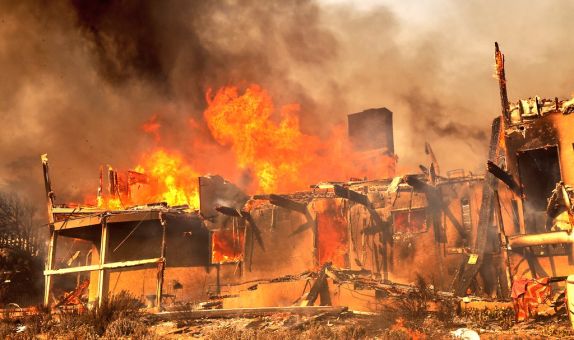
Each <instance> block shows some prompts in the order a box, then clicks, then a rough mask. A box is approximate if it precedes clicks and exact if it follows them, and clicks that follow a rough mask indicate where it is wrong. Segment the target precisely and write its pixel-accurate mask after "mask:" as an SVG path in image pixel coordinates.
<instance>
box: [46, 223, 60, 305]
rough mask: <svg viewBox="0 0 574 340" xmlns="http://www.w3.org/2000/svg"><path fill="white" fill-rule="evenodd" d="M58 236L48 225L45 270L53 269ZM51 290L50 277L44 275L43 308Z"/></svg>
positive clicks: (48, 300) (52, 227)
mask: <svg viewBox="0 0 574 340" xmlns="http://www.w3.org/2000/svg"><path fill="white" fill-rule="evenodd" d="M57 240H58V234H57V233H56V231H55V230H54V226H52V225H50V243H49V245H48V258H47V262H46V269H47V270H52V269H54V259H55V258H56V245H57ZM51 288H52V276H51V275H50V274H46V275H44V306H46V307H48V306H49V304H50V289H51Z"/></svg>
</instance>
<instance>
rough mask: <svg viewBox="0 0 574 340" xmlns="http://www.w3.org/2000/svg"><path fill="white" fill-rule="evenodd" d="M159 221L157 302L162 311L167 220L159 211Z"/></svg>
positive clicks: (158, 308)
mask: <svg viewBox="0 0 574 340" xmlns="http://www.w3.org/2000/svg"><path fill="white" fill-rule="evenodd" d="M159 221H160V223H161V253H160V258H161V261H160V262H159V263H158V268H157V269H158V271H157V288H156V297H155V298H156V303H155V305H156V306H157V310H158V311H161V295H162V294H163V275H164V272H165V248H166V245H165V243H166V242H165V241H166V221H165V219H164V217H163V214H162V213H161V212H160V213H159Z"/></svg>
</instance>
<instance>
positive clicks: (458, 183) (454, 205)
mask: <svg viewBox="0 0 574 340" xmlns="http://www.w3.org/2000/svg"><path fill="white" fill-rule="evenodd" d="M495 60H496V65H497V75H498V81H499V85H500V98H501V108H502V109H501V114H500V115H499V116H498V117H497V118H495V119H494V121H493V123H492V133H491V141H490V148H489V153H488V155H487V156H488V159H487V160H488V162H487V163H486V164H485V165H487V167H486V169H487V171H486V173H485V174H484V175H477V174H472V173H469V172H466V171H464V170H453V171H448V172H441V170H440V167H439V164H438V162H437V159H436V158H435V156H434V154H433V152H432V148H431V147H430V145H428V144H427V145H426V146H425V149H426V150H425V151H426V153H427V155H428V156H429V157H428V161H427V162H425V163H426V164H424V165H421V166H420V168H421V172H420V173H413V174H400V175H397V176H395V177H391V178H383V179H372V180H367V179H353V180H351V181H348V182H323V183H317V184H315V185H312V186H311V187H310V188H309V190H307V191H303V192H294V193H290V194H281V195H279V194H268V195H253V196H247V195H246V194H244V193H243V192H242V191H241V190H239V189H238V188H237V187H236V186H234V185H233V184H231V183H229V182H227V181H225V180H224V179H223V178H221V177H219V176H203V177H200V178H199V179H198V181H199V201H200V203H199V208H198V209H193V208H190V207H189V206H168V205H167V204H165V203H153V202H150V204H146V205H135V206H131V207H123V206H122V207H119V208H118V209H103V208H97V207H88V206H71V205H62V204H56V203H55V202H54V197H55V196H54V191H53V190H52V185H51V179H50V176H49V166H48V159H47V156H46V155H44V156H42V164H43V168H44V179H45V185H46V194H47V195H46V197H47V210H48V215H49V225H50V227H49V229H50V241H49V247H48V251H47V261H46V263H47V264H46V268H45V271H44V278H45V291H44V304H45V305H47V306H52V307H55V306H58V308H64V309H66V308H67V309H77V308H92V307H93V306H97V305H98V304H101V303H102V301H103V300H104V299H105V297H106V296H109V295H113V294H118V293H119V292H121V291H128V292H130V293H131V294H132V295H134V296H136V297H138V298H140V300H141V301H142V302H143V303H145V304H146V305H147V307H148V308H150V310H154V311H156V312H158V314H157V315H159V316H164V317H168V318H177V317H182V314H181V310H186V311H187V314H185V317H186V318H193V317H194V316H193V315H195V317H221V316H237V315H244V314H249V313H256V314H257V313H262V314H265V313H273V312H277V311H288V312H292V313H327V312H328V313H331V312H333V313H339V312H341V310H343V309H344V310H347V309H348V310H352V311H355V312H366V313H377V312H381V311H383V310H385V307H386V306H389V305H393V304H394V305H396V304H397V303H399V302H398V301H400V300H401V299H409V296H412V295H409V294H412V293H413V292H414V291H415V285H414V284H413V283H414V282H417V281H418V282H426V284H425V285H426V287H427V288H428V287H430V289H432V291H433V292H435V293H434V294H433V299H434V301H435V302H436V303H438V304H440V303H441V301H443V302H444V301H450V302H452V301H459V302H460V304H459V307H460V308H463V309H464V308H471V307H472V306H475V307H477V306H478V307H477V308H491V307H489V306H503V307H504V308H511V309H513V310H514V315H515V318H516V320H524V319H527V318H530V317H533V316H534V315H537V314H555V313H557V311H559V310H560V309H564V308H565V306H564V302H563V298H564V296H565V295H568V296H569V297H570V300H572V299H574V291H572V289H570V291H569V290H568V288H569V287H570V285H569V282H570V280H567V278H568V276H569V275H570V273H571V272H572V268H573V266H574V253H573V250H572V249H573V247H572V243H573V240H574V236H573V234H572V226H573V223H574V215H573V213H574V212H573V208H572V204H573V203H572V202H573V201H572V200H573V198H574V189H573V187H572V185H574V148H573V145H574V144H573V142H574V126H573V125H574V118H572V115H571V113H572V112H574V100H559V99H558V98H554V99H541V98H538V97H535V98H529V99H524V100H519V101H518V102H516V103H510V102H509V100H508V96H507V84H506V75H505V70H504V56H503V54H502V53H501V52H500V50H499V48H498V45H496V50H495ZM348 123H349V124H348V126H349V137H350V139H351V140H352V141H353V143H354V144H355V145H356V146H357V147H358V148H359V149H360V150H362V152H363V154H364V157H366V158H369V159H372V161H373V162H375V163H376V161H377V157H380V156H381V155H385V156H388V155H392V154H394V141H393V131H392V112H391V111H389V110H388V109H386V108H382V109H372V110H367V111H364V112H360V113H356V114H351V115H349V117H348ZM104 182H107V184H106V185H104ZM145 185H146V179H145V175H143V174H139V173H137V172H133V171H131V172H130V171H128V172H126V173H121V172H117V171H115V170H112V169H109V171H108V173H107V176H104V175H103V174H102V176H101V181H100V190H99V195H100V196H102V197H103V196H105V195H107V196H109V197H112V198H117V199H119V200H120V201H121V200H122V199H123V200H124V201H126V199H127V198H129V197H130V195H133V194H134V191H135V190H141V188H142V187H145ZM105 187H107V190H104V188H105ZM105 192H107V193H105ZM571 281H572V282H574V277H572V280H571ZM573 284H574V283H573ZM418 292H419V293H420V292H421V290H420V289H419V290H418ZM423 307H424V308H426V309H428V308H431V309H432V308H434V307H431V306H430V304H424V306H423ZM496 308H498V307H496ZM439 309H440V308H438V307H436V310H439ZM309 311H311V312H309ZM194 313H195V314H194Z"/></svg>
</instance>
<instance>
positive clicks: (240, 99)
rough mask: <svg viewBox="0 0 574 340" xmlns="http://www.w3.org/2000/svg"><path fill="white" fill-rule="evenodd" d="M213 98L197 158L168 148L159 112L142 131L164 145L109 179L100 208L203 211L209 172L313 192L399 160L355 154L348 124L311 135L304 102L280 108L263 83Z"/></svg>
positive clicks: (374, 173) (195, 147) (196, 125)
mask: <svg viewBox="0 0 574 340" xmlns="http://www.w3.org/2000/svg"><path fill="white" fill-rule="evenodd" d="M206 100H207V108H206V109H205V111H204V112H203V119H204V121H203V122H202V121H200V120H198V119H190V124H189V126H188V127H187V128H188V129H190V130H191V131H190V132H191V133H190V134H191V135H193V136H197V137H195V138H194V139H193V143H192V144H191V145H189V147H190V148H191V150H182V151H190V152H186V153H185V154H186V155H190V156H183V153H180V152H179V151H176V150H174V149H171V148H168V147H165V146H161V145H160V144H161V142H162V141H163V139H162V138H161V134H160V133H161V132H162V131H161V129H162V125H161V124H159V118H158V115H157V114H154V115H153V116H152V117H151V118H150V119H149V120H148V121H147V122H145V123H144V124H143V126H142V129H143V131H145V132H146V133H148V134H149V135H151V136H152V138H153V140H154V141H155V142H156V143H157V144H158V146H157V147H156V148H155V149H153V150H152V151H150V152H147V153H145V154H143V155H141V157H140V158H139V165H137V166H136V167H135V168H134V169H135V171H128V172H127V173H120V172H115V173H111V174H110V173H108V174H107V176H103V175H102V174H101V175H100V190H99V194H98V201H97V206H98V207H100V208H106V209H125V208H127V207H129V206H133V205H139V204H146V203H154V202H167V204H169V205H170V206H176V205H188V206H190V208H192V209H197V208H198V207H199V188H198V176H200V175H201V174H203V173H204V172H211V173H217V174H221V175H222V176H223V177H225V178H228V179H229V180H231V181H235V182H237V181H239V180H242V179H246V180H245V181H243V182H244V183H243V186H244V189H245V191H246V192H247V193H248V194H255V193H273V192H288V191H297V190H306V189H308V188H309V185H311V184H313V183H317V182H321V181H325V180H332V181H344V180H348V179H349V178H351V177H353V178H364V177H371V178H373V177H379V178H380V177H387V178H388V177H389V176H392V175H393V173H394V165H395V159H394V158H393V157H392V156H388V155H386V154H383V153H381V152H380V151H377V150H374V151H372V152H371V151H369V153H355V152H354V151H353V149H352V146H351V145H350V143H349V141H348V139H347V136H346V129H345V128H344V127H343V126H342V125H339V126H335V127H333V128H331V129H330V130H329V131H327V133H326V135H328V137H327V138H324V139H321V138H319V137H317V136H314V135H311V134H308V133H304V132H303V131H302V129H301V127H300V123H299V109H300V108H299V105H298V104H289V105H283V106H280V107H278V108H277V107H276V106H275V104H274V103H273V100H272V98H271V96H270V95H269V93H267V92H266V91H265V90H264V89H262V88H261V87H260V86H258V85H251V86H249V87H247V88H246V89H245V90H244V91H240V90H239V89H238V88H237V87H234V86H226V87H223V88H221V89H219V90H217V91H216V92H215V93H212V91H207V93H206ZM206 134H207V136H206ZM209 137H211V138H209ZM212 141H215V144H214V143H213V142H212ZM219 151H221V152H219ZM202 154H206V156H207V155H209V157H211V158H210V165H209V167H208V168H205V166H206V165H205V162H203V161H204V159H201V158H202V157H201V156H198V155H202ZM198 165H201V166H202V167H200V166H198ZM109 171H111V168H110V169H109ZM241 172H243V173H241ZM110 176H111V177H110ZM103 178H107V179H108V181H110V182H113V183H112V184H113V185H111V186H110V188H109V190H108V193H109V195H107V196H106V195H102V192H103V191H104V190H103V184H102V183H103ZM102 196H103V197H102Z"/></svg>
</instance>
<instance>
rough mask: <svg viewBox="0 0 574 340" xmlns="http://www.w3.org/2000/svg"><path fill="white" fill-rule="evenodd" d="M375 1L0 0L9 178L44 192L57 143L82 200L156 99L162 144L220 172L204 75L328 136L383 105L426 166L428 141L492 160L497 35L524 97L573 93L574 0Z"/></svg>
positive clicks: (133, 145) (68, 183)
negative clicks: (245, 90)
mask: <svg viewBox="0 0 574 340" xmlns="http://www.w3.org/2000/svg"><path fill="white" fill-rule="evenodd" d="M369 4H370V2H361V4H360V5H359V4H357V5H355V4H352V3H351V2H350V1H349V2H348V3H345V2H344V1H339V2H333V1H326V0H324V1H320V2H315V1H310V0H308V1H307V0H298V1H275V2H274V1H255V0H251V1H249V0H246V1H234V0H227V1H170V0H167V1H133V0H132V1H105V0H104V1H80V0H70V1H66V0H59V1H40V0H38V1H25V2H24V1H10V0H8V1H3V2H1V3H0V70H1V71H2V73H1V74H2V78H1V79H2V81H1V82H0V94H1V97H0V98H1V99H0V118H1V119H2V123H3V124H2V127H3V131H2V133H1V134H0V142H1V143H0V155H1V157H0V189H2V190H8V191H16V192H18V193H20V194H22V195H24V196H28V198H30V199H32V200H33V201H35V202H41V201H42V196H43V187H42V183H41V167H40V162H39V155H40V154H41V153H44V152H47V153H48V154H49V155H50V161H51V164H52V170H53V171H52V177H53V181H54V185H55V189H56V193H57V194H59V195H60V197H61V198H62V200H64V201H66V200H73V199H77V200H80V199H81V197H82V196H83V194H85V193H86V192H87V191H93V190H95V188H96V186H97V171H98V170H97V169H98V166H99V165H100V164H112V165H114V166H116V167H118V168H127V167H130V166H133V165H134V164H135V163H136V162H137V158H138V155H139V154H140V153H141V152H142V151H144V150H147V149H149V148H150V147H152V146H153V144H154V142H153V138H151V137H150V136H148V135H146V134H145V133H143V131H142V129H141V125H142V123H144V122H145V121H147V120H149V119H150V117H151V116H152V115H154V114H156V115H157V117H158V118H157V121H158V123H159V124H160V125H161V135H162V143H163V144H164V145H165V146H167V147H176V148H178V149H180V150H181V151H182V152H184V153H186V154H187V155H189V156H190V157H197V158H201V159H203V160H204V161H203V162H202V164H203V166H204V169H201V170H202V171H211V172H216V171H217V169H213V170H209V169H210V166H212V165H213V163H212V162H213V159H212V157H213V155H215V154H216V153H222V152H225V150H221V148H220V147H218V146H214V147H213V148H207V149H196V148H194V147H193V145H191V141H192V140H193V138H194V137H198V136H191V135H190V134H199V136H200V137H201V138H204V139H205V140H209V138H210V136H209V134H207V133H205V131H204V130H201V129H199V130H193V131H192V130H190V129H189V128H188V125H189V124H190V118H194V119H195V121H196V122H199V123H200V125H201V113H202V111H203V109H204V108H205V92H206V90H207V89H208V88H214V89H217V88H218V87H220V86H222V85H227V84H232V85H239V86H247V85H248V84H250V83H258V84H260V85H261V86H262V87H263V88H265V89H267V90H269V92H270V93H271V95H272V96H273V97H274V99H275V100H276V102H277V103H278V105H279V104H286V103H292V102H298V103H300V104H301V123H302V128H303V129H304V130H305V132H306V133H313V134H317V135H320V136H324V135H326V134H328V132H329V129H330V128H331V127H332V126H333V125H334V124H336V123H340V122H344V121H345V119H346V114H348V113H351V112H358V111H362V110H364V109H367V108H371V107H380V106H386V107H388V108H389V109H391V110H392V111H393V112H394V114H395V119H394V122H395V146H396V152H397V154H398V155H399V165H400V166H399V169H401V168H402V169H414V168H415V167H416V166H418V164H420V163H421V159H422V158H423V157H425V156H424V141H429V142H430V143H431V144H432V146H433V149H434V151H435V154H436V156H437V157H438V159H439V162H440V163H441V168H443V169H445V170H448V169H452V168H461V167H464V168H469V169H472V170H475V169H478V170H479V171H483V163H484V159H485V156H486V150H487V145H486V143H487V140H488V136H487V134H488V131H489V126H488V125H489V124H490V122H491V121H492V118H493V117H494V116H495V115H497V114H498V112H499V111H500V110H499V108H498V103H499V100H498V97H497V89H496V86H497V85H496V81H495V80H494V79H493V78H492V75H493V66H492V65H493V57H492V54H493V42H494V41H495V40H498V41H499V42H500V43H501V46H502V49H503V51H504V53H505V54H506V57H507V77H508V82H509V94H510V98H511V100H515V99H516V98H518V97H528V96H534V95H537V94H538V95H541V96H548V97H552V98H553V97H554V96H559V97H569V96H570V95H571V93H572V89H573V88H574V78H573V77H571V76H570V75H571V74H572V71H574V65H573V64H572V63H571V57H570V56H571V55H572V52H573V51H572V50H573V49H574V43H573V41H572V40H574V36H573V35H572V34H571V32H572V28H573V27H572V26H573V25H574V23H573V22H572V20H571V19H570V16H569V13H571V10H572V9H573V8H572V7H573V6H574V5H573V4H571V3H569V2H566V1H559V2H552V3H546V2H535V3H531V4H528V5H526V4H525V3H524V2H522V1H509V2H504V3H503V4H501V3H500V2H498V1H494V0H486V1H465V2H460V1H454V0H452V1H430V2H425V3H424V4H422V3H421V4H419V2H417V5H416V6H414V5H413V4H412V3H411V2H409V1H404V2H385V1H383V0H381V4H380V5H376V4H375V5H369ZM508 13H513V15H507V14H508ZM541 13H544V15H543V14H541ZM202 131H203V132H202ZM453 150H456V152H453ZM215 151H217V152H215ZM415 171H416V170H415Z"/></svg>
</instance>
